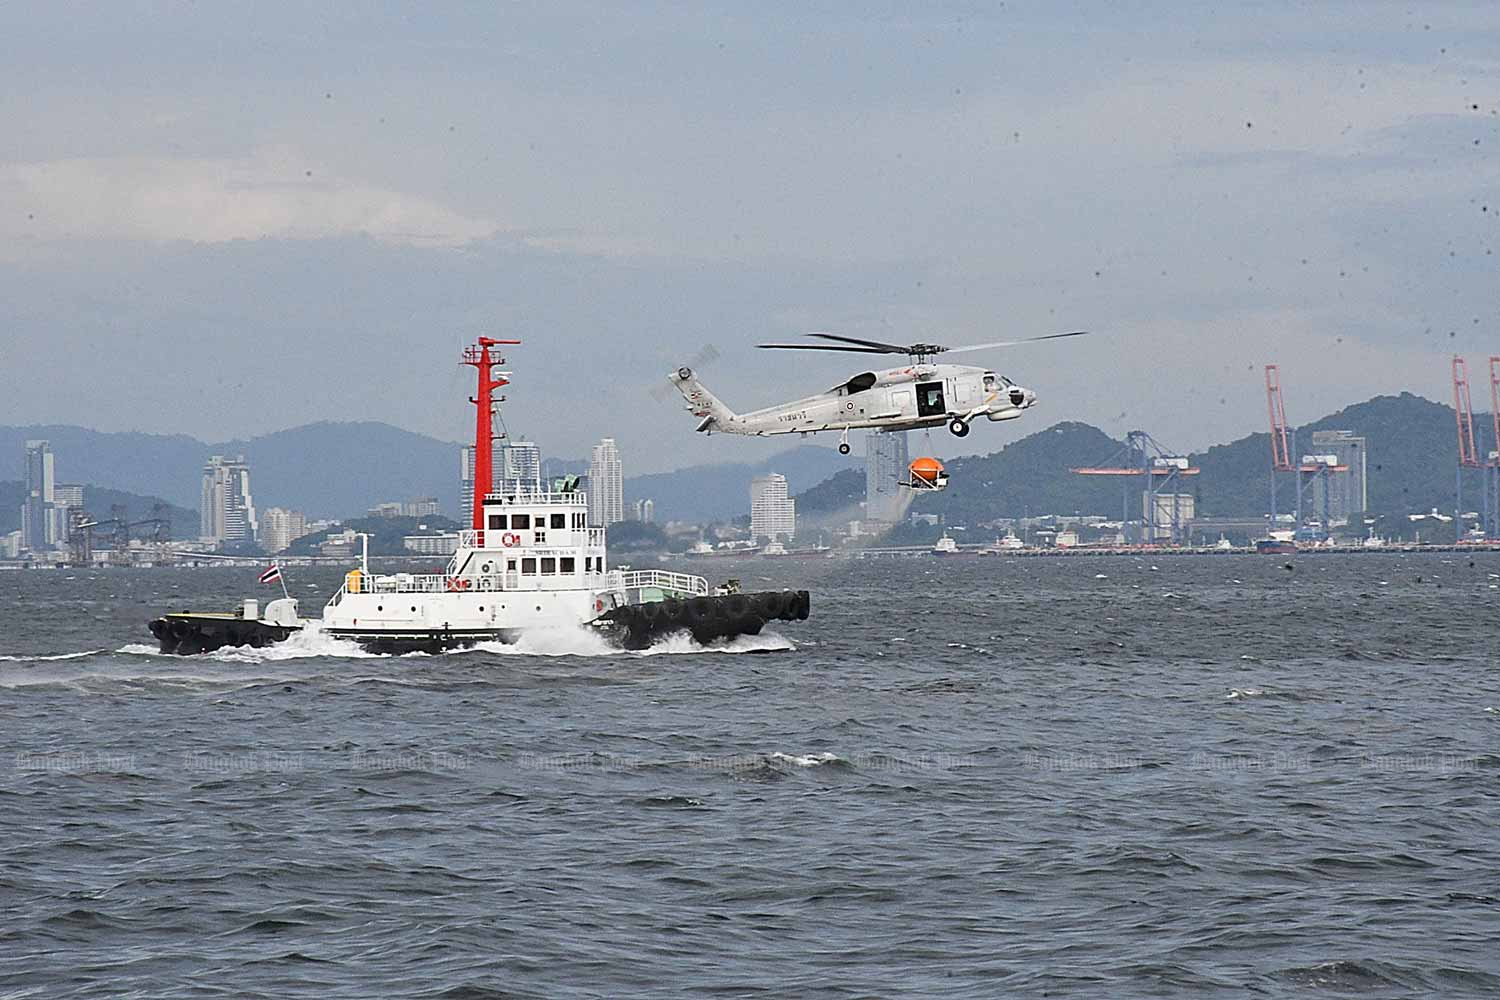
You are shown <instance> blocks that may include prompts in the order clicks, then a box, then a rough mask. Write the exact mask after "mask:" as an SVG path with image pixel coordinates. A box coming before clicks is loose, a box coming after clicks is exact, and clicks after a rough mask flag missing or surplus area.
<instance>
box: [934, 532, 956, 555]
mask: <svg viewBox="0 0 1500 1000" xmlns="http://www.w3.org/2000/svg"><path fill="white" fill-rule="evenodd" d="M932 554H933V555H935V556H953V555H957V554H958V543H957V542H955V541H954V540H953V539H951V538H949V537H948V533H947V532H946V531H945V532H943V537H942V538H939V539H938V540H937V544H936V545H934V546H933V547H932Z"/></svg>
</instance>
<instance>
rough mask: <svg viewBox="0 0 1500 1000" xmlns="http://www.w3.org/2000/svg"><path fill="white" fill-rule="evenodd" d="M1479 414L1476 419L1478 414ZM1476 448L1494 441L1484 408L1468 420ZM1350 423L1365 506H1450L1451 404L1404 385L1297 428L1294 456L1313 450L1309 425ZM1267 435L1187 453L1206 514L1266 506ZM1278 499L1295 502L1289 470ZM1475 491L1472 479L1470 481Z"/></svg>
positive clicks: (1346, 426) (1386, 509) (1284, 504)
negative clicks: (1362, 470)
mask: <svg viewBox="0 0 1500 1000" xmlns="http://www.w3.org/2000/svg"><path fill="white" fill-rule="evenodd" d="M1480 417H1482V418H1483V419H1480ZM1474 424H1475V427H1474V429H1475V432H1476V434H1477V435H1478V436H1479V438H1480V441H1481V443H1480V446H1479V447H1480V451H1481V452H1482V453H1484V454H1488V453H1489V450H1490V449H1491V448H1493V447H1494V444H1493V442H1492V441H1491V440H1490V439H1491V438H1492V437H1493V436H1494V433H1493V431H1492V430H1491V429H1490V428H1491V426H1492V424H1491V421H1490V419H1489V415H1488V414H1481V415H1479V416H1477V417H1476V419H1475V422H1474ZM1321 430H1349V431H1353V432H1354V433H1355V434H1357V435H1360V436H1363V437H1365V438H1367V439H1368V442H1367V448H1368V449H1369V451H1368V453H1367V455H1366V457H1365V463H1366V471H1367V474H1368V477H1369V484H1368V489H1369V502H1370V510H1372V511H1376V512H1381V513H1401V512H1407V511H1425V510H1429V509H1430V508H1433V507H1437V508H1439V509H1441V510H1449V509H1450V508H1452V506H1453V470H1454V466H1455V464H1456V462H1457V445H1456V444H1455V440H1454V416H1453V407H1451V406H1444V405H1442V404H1441V403H1434V402H1433V401H1432V400H1430V399H1423V398H1422V397H1421V396H1414V395H1412V394H1411V393H1409V392H1403V393H1402V394H1401V395H1399V396H1376V397H1375V398H1374V399H1370V400H1366V401H1365V402H1363V403H1356V404H1354V405H1353V406H1348V407H1345V408H1344V409H1342V410H1340V411H1338V412H1337V413H1331V414H1329V415H1328V416H1326V417H1323V418H1321V419H1319V420H1315V421H1313V422H1312V423H1310V424H1307V425H1306V426H1303V427H1299V428H1297V430H1296V436H1297V442H1296V447H1295V449H1294V457H1300V456H1301V455H1302V454H1303V453H1305V452H1309V451H1311V449H1312V432H1313V431H1321ZM1270 453H1271V435H1270V434H1269V433H1266V434H1251V435H1250V436H1249V437H1244V438H1241V439H1240V440H1238V441H1235V442H1233V443H1231V444H1225V445H1219V446H1217V447H1213V448H1210V449H1208V451H1206V452H1204V453H1203V454H1201V455H1196V456H1194V458H1193V461H1194V463H1195V464H1197V465H1198V466H1199V467H1200V468H1201V469H1202V470H1203V474H1202V475H1201V476H1200V477H1198V478H1199V488H1200V489H1201V491H1202V493H1201V496H1200V502H1201V504H1202V507H1203V509H1204V512H1205V513H1212V514H1215V515H1221V516H1231V517H1239V516H1246V515H1255V514H1262V513H1265V512H1266V510H1267V509H1268V507H1269V505H1270V499H1269V497H1270V478H1269V477H1270V458H1269V456H1270ZM1282 478H1283V483H1282V485H1281V486H1280V487H1279V489H1280V493H1279V494H1278V496H1279V497H1280V499H1279V501H1278V503H1279V506H1280V507H1281V509H1282V510H1291V509H1292V506H1293V505H1294V503H1295V502H1296V494H1295V488H1294V487H1293V485H1292V477H1291V476H1290V475H1286V476H1283V477H1282ZM1472 488H1473V489H1474V490H1475V494H1474V495H1475V498H1476V502H1477V498H1478V484H1477V482H1476V483H1475V484H1474V486H1473V487H1472Z"/></svg>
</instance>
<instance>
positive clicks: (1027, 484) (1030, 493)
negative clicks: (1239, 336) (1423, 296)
mask: <svg viewBox="0 0 1500 1000" xmlns="http://www.w3.org/2000/svg"><path fill="white" fill-rule="evenodd" d="M1491 428H1492V423H1491V420H1490V417H1489V415H1488V414H1479V415H1476V418H1475V433H1476V436H1477V438H1478V447H1479V450H1480V452H1481V453H1482V454H1488V452H1489V451H1490V449H1492V448H1494V447H1495V445H1494V442H1493V437H1494V433H1493V431H1492V429H1491ZM1316 430H1348V431H1352V432H1354V433H1355V434H1356V435H1359V436H1362V437H1365V438H1366V439H1367V447H1368V449H1369V453H1368V456H1367V458H1366V463H1367V471H1368V480H1369V482H1368V489H1369V504H1370V506H1369V511H1370V512H1371V513H1373V514H1394V515H1402V514H1406V513H1408V512H1412V513H1415V512H1425V511H1427V510H1430V509H1431V508H1433V507H1437V508H1439V509H1441V510H1444V511H1447V510H1449V509H1451V508H1452V506H1453V477H1454V466H1455V463H1456V445H1455V442H1454V419H1453V409H1452V407H1449V406H1444V405H1442V404H1441V403H1434V402H1433V401H1431V400H1429V399H1423V398H1422V397H1420V396H1414V395H1412V394H1411V393H1402V394H1401V395H1399V396H1377V397H1375V398H1374V399H1370V400H1367V401H1365V402H1363V403H1356V404H1354V405H1353V406H1349V407H1346V408H1344V409H1342V410H1340V411H1339V412H1337V413H1332V414H1329V415H1328V416H1326V417H1323V418H1322V419H1320V420H1317V421H1314V422H1312V423H1310V424H1307V425H1306V426H1304V427H1300V428H1297V431H1296V435H1297V443H1296V446H1295V450H1296V453H1297V455H1298V456H1300V455H1301V454H1303V453H1306V452H1309V451H1310V450H1311V448H1312V432H1313V431H1316ZM1123 446H1124V445H1123V442H1120V441H1116V440H1114V439H1113V438H1110V437H1109V436H1108V435H1106V434H1105V433H1104V432H1103V431H1100V430H1099V429H1097V428H1095V427H1091V426H1089V425H1088V424H1081V423H1061V424H1057V425H1055V426H1053V427H1049V428H1047V429H1046V430H1043V431H1039V432H1037V433H1036V434H1032V435H1029V436H1027V437H1024V438H1022V439H1021V440H1019V441H1016V442H1013V443H1012V444H1010V445H1009V446H1008V447H1006V448H1004V449H1003V450H1001V451H998V452H993V453H991V454H988V455H979V456H968V457H964V458H956V459H953V460H952V461H950V462H948V463H946V465H947V469H948V472H949V474H950V476H951V477H952V478H951V482H950V485H949V487H948V489H947V490H945V491H944V492H942V493H936V494H927V495H923V496H920V497H918V498H917V499H916V502H915V503H914V504H913V505H912V510H913V511H915V512H919V513H932V514H939V515H941V516H942V517H943V518H944V520H945V521H946V522H947V523H950V524H969V525H974V524H982V523H984V522H986V521H992V520H995V519H997V518H1010V517H1024V516H1027V515H1036V514H1054V513H1055V514H1096V515H1102V516H1105V517H1109V518H1111V519H1114V518H1119V517H1120V516H1121V514H1122V513H1127V514H1128V516H1129V517H1130V518H1131V519H1135V518H1139V517H1140V512H1141V501H1140V482H1139V480H1138V479H1134V478H1131V479H1123V478H1122V479H1116V478H1092V477H1084V476H1079V475H1076V474H1074V473H1072V472H1070V471H1069V470H1070V469H1073V468H1077V467H1082V466H1090V465H1098V464H1100V463H1102V462H1106V461H1109V460H1110V459H1111V457H1112V456H1118V454H1119V453H1120V451H1121V449H1122V448H1123ZM1270 452H1271V445H1270V435H1269V434H1251V435H1249V436H1248V437H1244V438H1241V439H1240V440H1238V441H1235V442H1232V443H1230V444H1224V445H1216V446H1215V447H1212V448H1209V449H1208V450H1207V451H1205V452H1203V453H1201V454H1198V455H1193V456H1191V459H1192V462H1193V464H1194V465H1196V466H1198V467H1199V468H1200V469H1202V470H1203V471H1202V474H1201V475H1199V476H1197V477H1194V478H1193V479H1192V480H1190V481H1189V482H1190V485H1189V486H1188V487H1187V491H1188V492H1192V493H1193V494H1194V495H1195V496H1196V497H1197V500H1198V511H1199V513H1200V514H1201V515H1203V516H1212V517H1258V516H1261V515H1264V514H1265V513H1267V512H1268V511H1269V509H1270ZM1465 489H1466V491H1472V492H1469V493H1467V495H1468V496H1471V497H1472V498H1473V501H1472V504H1473V506H1477V505H1478V502H1479V477H1478V474H1477V473H1472V474H1470V476H1469V477H1468V482H1467V483H1466V486H1465ZM863 499H864V473H863V470H858V469H850V470H845V471H843V472H840V473H838V474H837V475H834V476H832V477H830V478H828V479H825V480H824V481H823V482H821V483H819V484H818V485H817V486H815V487H813V488H811V489H809V490H807V491H806V492H804V493H802V494H800V495H798V497H797V503H798V508H797V509H798V513H799V515H803V516H808V517H814V518H816V517H818V516H829V517H831V516H833V515H836V514H837V515H839V516H850V517H857V516H858V513H857V508H858V505H859V504H860V502H862V501H863ZM1295 501H1296V495H1295V487H1294V484H1293V477H1292V476H1291V475H1290V474H1287V475H1283V476H1282V477H1281V483H1280V492H1279V501H1278V506H1279V508H1280V509H1281V510H1282V511H1283V512H1288V511H1290V510H1291V509H1292V507H1293V505H1294V504H1295ZM1466 506H1469V504H1467V503H1466Z"/></svg>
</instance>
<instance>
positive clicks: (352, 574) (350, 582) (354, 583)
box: [344, 569, 364, 594]
mask: <svg viewBox="0 0 1500 1000" xmlns="http://www.w3.org/2000/svg"><path fill="white" fill-rule="evenodd" d="M362 579H364V574H363V573H361V572H360V571H359V570H357V569H351V570H350V571H349V572H347V573H345V574H344V589H345V590H347V591H349V593H351V594H357V593H359V587H360V581H361V580H362Z"/></svg>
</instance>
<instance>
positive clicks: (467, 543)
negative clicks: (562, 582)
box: [458, 528, 605, 551]
mask: <svg viewBox="0 0 1500 1000" xmlns="http://www.w3.org/2000/svg"><path fill="white" fill-rule="evenodd" d="M532 531H542V532H547V531H551V532H554V533H559V532H565V531H569V532H573V533H574V534H575V535H583V544H585V545H588V546H589V547H591V548H598V547H601V546H603V545H604V539H605V532H604V529H603V528H584V529H582V530H580V529H578V528H534V529H528V530H526V531H524V533H523V532H522V531H516V532H509V531H505V530H503V529H500V528H487V529H482V530H475V529H474V528H465V529H464V530H462V531H460V532H458V547H459V548H460V549H483V548H489V549H491V550H499V549H507V550H509V549H514V550H516V551H520V550H521V549H526V550H527V551H534V550H539V549H557V550H564V549H570V548H576V547H577V545H576V544H575V545H555V544H552V543H550V542H549V543H548V544H546V545H513V546H512V545H504V544H501V545H496V544H494V542H495V541H496V540H497V539H498V538H499V537H500V536H501V535H507V534H518V535H521V537H523V538H525V537H528V536H530V534H531V532H532ZM486 535H488V536H490V544H489V545H486V544H485V536H486Z"/></svg>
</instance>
